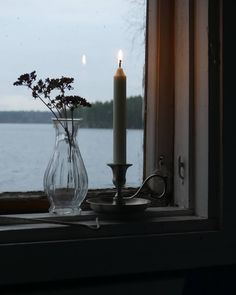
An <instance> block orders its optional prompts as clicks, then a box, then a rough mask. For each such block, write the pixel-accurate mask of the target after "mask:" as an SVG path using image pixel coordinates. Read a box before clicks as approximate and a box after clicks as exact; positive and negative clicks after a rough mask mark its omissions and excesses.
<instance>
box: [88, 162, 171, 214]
mask: <svg viewBox="0 0 236 295" xmlns="http://www.w3.org/2000/svg"><path fill="white" fill-rule="evenodd" d="M108 166H109V167H110V168H111V169H112V173H113V179H112V180H113V184H114V185H115V188H116V193H115V195H114V197H105V196H101V197H96V198H91V199H88V200H87V202H88V203H89V204H90V207H91V209H92V210H93V211H95V212H97V213H110V214H112V213H113V214H116V215H117V214H119V215H120V214H125V213H139V212H143V211H144V210H145V209H146V208H147V207H148V206H149V205H150V203H151V201H150V200H148V199H144V198H139V197H138V195H139V194H140V192H141V190H142V189H143V187H144V185H145V184H146V183H147V182H148V181H149V180H150V179H152V178H154V177H159V178H161V179H162V180H163V182H164V188H163V192H162V193H161V194H160V195H159V196H158V198H159V199H160V198H162V197H163V196H164V195H165V193H166V187H167V182H166V178H165V177H163V176H162V175H160V174H158V173H153V174H151V175H150V176H149V177H147V178H146V179H145V180H144V182H143V184H142V185H141V187H140V188H139V189H138V190H137V192H136V193H135V194H133V195H132V196H129V197H125V196H124V195H123V193H122V189H123V187H124V185H125V183H126V172H127V169H128V168H129V167H130V166H132V164H108Z"/></svg>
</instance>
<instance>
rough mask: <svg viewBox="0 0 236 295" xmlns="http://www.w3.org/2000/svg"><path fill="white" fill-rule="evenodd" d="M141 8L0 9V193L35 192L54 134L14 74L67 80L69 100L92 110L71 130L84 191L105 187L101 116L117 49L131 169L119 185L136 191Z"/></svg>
mask: <svg viewBox="0 0 236 295" xmlns="http://www.w3.org/2000/svg"><path fill="white" fill-rule="evenodd" d="M145 5H146V3H145V0H139V1H132V0H99V1H94V0H80V1H77V0H50V1H48V0H41V1H33V0H21V1H18V0H9V1H1V2H0V43H1V54H0V64H1V84H0V95H1V96H0V123H1V124H0V134H1V142H0V191H1V192H3V191H19V190H21V191H27V190H41V189H43V184H42V183H43V181H42V179H43V174H44V171H45V168H46V166H47V163H48V160H49V158H50V155H51V153H52V150H53V144H54V130H53V127H52V125H51V124H50V123H48V121H44V120H45V119H44V117H43V116H39V114H38V113H36V112H38V111H41V112H45V111H47V109H45V107H44V106H43V105H42V103H40V102H39V101H37V100H33V99H32V97H31V94H30V92H29V90H27V89H26V88H24V87H14V86H13V85H12V84H13V82H14V81H15V80H16V79H17V77H18V76H19V75H21V74H22V73H27V72H31V71H33V70H36V71H37V74H38V78H46V77H61V76H68V77H74V79H75V82H74V92H73V93H74V94H79V95H81V96H82V97H85V98H86V99H88V101H90V102H92V103H95V105H94V107H92V108H91V110H92V109H93V113H91V114H89V115H88V114H87V117H88V122H86V120H85V121H84V123H83V124H84V126H83V127H82V128H81V129H80V131H79V134H78V140H79V147H80V149H81V154H82V157H83V159H84V162H85V166H86V169H87V172H88V177H89V187H90V188H102V187H109V186H113V185H112V175H111V171H110V168H108V167H107V165H106V164H107V163H111V162H112V126H111V125H109V124H110V123H107V124H105V123H104V120H105V117H109V116H108V114H109V112H110V111H109V110H110V108H109V107H110V105H111V103H109V102H111V100H112V97H113V76H114V74H115V71H116V68H117V52H118V50H119V49H120V48H121V49H122V50H123V52H124V62H123V68H124V71H125V73H126V76H127V97H128V98H129V99H128V102H127V103H128V109H129V113H128V127H129V129H128V130H127V162H128V163H132V164H133V166H132V167H131V168H130V169H129V171H128V173H127V185H130V186H137V185H139V184H140V182H141V181H142V165H143V163H142V161H143V151H142V136H143V131H142V129H141V128H142V127H141V126H142V115H141V111H140V110H141V108H142V107H140V106H141V105H142V98H141V97H142V96H143V85H142V84H143V83H142V81H143V67H144V35H145V25H144V24H145V11H146V8H145ZM85 59H86V62H85ZM73 93H72V94H73ZM130 97H132V98H131V99H130ZM20 111H21V112H20ZM22 111H25V112H24V113H22ZM26 111H31V113H26ZM32 111H34V112H32ZM13 112H14V113H13ZM138 114H139V115H138ZM89 116H90V117H91V118H92V119H93V120H94V118H95V117H98V120H100V123H99V124H97V123H95V125H96V124H97V125H96V126H90V125H91V122H90V121H89ZM99 116H100V117H99ZM39 117H40V118H39ZM41 117H42V118H41ZM110 117H111V114H110ZM99 118H100V119H99ZM36 119H37V120H36ZM92 119H91V121H92ZM108 120H110V118H108ZM136 121H137V122H136ZM36 123H37V124H36ZM87 127H93V128H87ZM94 127H100V128H94Z"/></svg>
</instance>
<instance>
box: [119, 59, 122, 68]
mask: <svg viewBox="0 0 236 295" xmlns="http://www.w3.org/2000/svg"><path fill="white" fill-rule="evenodd" d="M121 63H122V61H121V59H120V60H119V68H121Z"/></svg>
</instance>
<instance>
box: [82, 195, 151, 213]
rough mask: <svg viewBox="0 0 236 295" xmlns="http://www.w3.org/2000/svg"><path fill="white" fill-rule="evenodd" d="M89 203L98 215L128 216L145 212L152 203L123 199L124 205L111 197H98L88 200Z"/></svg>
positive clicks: (135, 199) (142, 200)
mask: <svg viewBox="0 0 236 295" xmlns="http://www.w3.org/2000/svg"><path fill="white" fill-rule="evenodd" d="M87 202H88V203H89V204H90V207H91V209H92V210H93V211H95V212H97V213H110V214H127V213H140V212H143V211H144V210H145V209H146V208H147V207H148V206H149V205H150V203H151V201H150V200H147V199H143V198H132V199H127V200H126V199H123V200H122V203H121V202H120V203H119V202H117V200H115V199H114V198H111V197H98V198H91V199H88V200H87Z"/></svg>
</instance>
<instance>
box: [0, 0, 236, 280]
mask: <svg viewBox="0 0 236 295" xmlns="http://www.w3.org/2000/svg"><path fill="white" fill-rule="evenodd" d="M160 1H161V0H160ZM165 1H166V0H165ZM190 1H191V0H190ZM156 2H157V1H155V0H149V2H148V3H149V5H150V4H153V5H155V3H156ZM158 2H159V1H158ZM216 2H217V4H218V6H217V4H216V3H215V4H212V2H211V1H209V5H210V6H211V5H212V6H211V8H210V11H211V12H212V13H213V15H211V17H212V19H210V20H211V22H210V24H211V26H213V19H214V18H215V17H216V15H215V13H216V12H217V9H218V8H220V7H221V9H220V10H218V13H219V12H221V13H222V6H220V4H221V5H223V4H222V2H221V1H219V2H218V1H216ZM219 3H220V4H219ZM214 5H216V7H214V9H216V10H214V9H213V6H214ZM210 6H209V7H210ZM149 9H150V6H149ZM152 17H153V16H152ZM219 19H220V17H219ZM219 19H218V21H219ZM213 36H214V34H213ZM214 38H215V37H214ZM214 38H213V39H214ZM216 42H217V38H216ZM228 42H229V41H228ZM149 58H150V56H149ZM210 62H211V63H213V64H214V65H215V62H214V58H212V59H211V58H210ZM216 66H217V67H219V64H217V65H216ZM216 73H217V74H216ZM209 74H210V75H213V77H214V79H216V81H219V76H218V74H219V73H218V71H217V72H216V71H215V70H214V69H212V73H211V70H210V72H209ZM220 74H221V75H222V73H220ZM149 78H150V75H149V76H148V77H147V79H149ZM220 81H222V76H221V79H220ZM210 85H211V86H210V89H211V87H212V89H211V90H210V92H209V93H210V100H213V99H214V98H215V95H217V96H220V95H219V91H217V93H215V92H214V91H216V90H214V89H215V88H214V84H213V83H212V84H211V83H210ZM149 86H150V84H149ZM154 87H155V83H154ZM220 105H221V102H220V100H219V102H218V105H216V106H215V110H214V111H213V113H212V117H211V116H210V117H209V126H210V128H213V133H211V134H212V135H210V136H209V148H212V147H213V145H214V144H215V143H216V142H219V141H220V142H221V136H220V135H221V132H222V131H221V130H220V135H219V130H218V129H217V126H219V125H220V126H222V125H221V120H220V118H219V115H220V114H219V107H220ZM146 111H147V110H146ZM211 111H212V110H211ZM210 114H211V112H210ZM152 120H153V118H152ZM215 122H217V125H216V126H215V125H214V123H215ZM146 124H147V123H146ZM146 127H147V125H146ZM148 136H149V135H148V134H146V141H145V142H146V153H147V148H148V146H147V142H148V140H149V139H148ZM151 138H152V137H151ZM150 140H151V139H150ZM151 142H152V143H153V140H152V141H151ZM221 151H222V146H221V144H220V145H219V148H217V150H216V151H214V153H213V154H211V155H210V156H209V161H208V162H207V165H208V164H209V167H210V168H209V169H210V171H211V169H212V168H214V167H215V165H216V167H217V169H218V168H219V166H218V165H222V164H221V161H220V159H219V158H220V157H222V155H221V153H220V152H221ZM149 155H150V154H149ZM150 158H151V159H152V155H150V157H149V158H148V159H147V160H146V163H147V161H149V163H150ZM216 159H217V160H219V162H217V164H215V160H216ZM213 160H214V161H213ZM205 164H206V163H205ZM146 167H148V166H146ZM152 168H153V167H152ZM155 168H156V167H155ZM146 169H147V168H146ZM146 173H147V170H146ZM217 179H219V180H220V181H219V182H217V188H215V187H214V188H211V186H212V185H213V184H214V185H215V184H216V183H215V181H216V180H217ZM221 182H222V175H219V174H218V173H216V172H215V170H214V171H212V174H210V175H209V192H208V193H209V195H208V196H209V198H208V201H209V202H211V200H212V199H213V198H214V196H215V198H216V199H215V200H214V201H213V202H212V204H216V210H215V209H214V210H212V212H213V214H211V209H210V211H209V212H210V213H209V216H208V218H206V217H204V216H203V217H198V216H196V214H195V213H196V212H189V211H187V210H186V209H184V210H182V212H180V216H177V215H176V212H175V216H160V215H159V217H158V214H157V212H156V211H158V209H157V208H156V209H154V211H155V212H154V213H155V216H154V217H153V219H152V220H148V221H144V220H136V221H134V220H132V221H131V220H129V221H125V220H122V221H120V220H119V221H114V220H113V222H112V221H110V222H107V221H106V220H105V224H104V227H103V235H100V236H99V235H95V234H94V235H93V234H89V231H88V230H85V231H80V232H81V233H83V234H81V235H80V234H79V232H78V230H76V229H68V228H67V227H63V226H59V227H58V226H48V227H47V228H46V229H45V227H41V228H39V227H38V226H32V227H31V229H27V228H25V229H24V228H22V229H21V230H19V229H15V230H10V231H9V232H8V233H7V234H6V243H4V244H1V245H0V247H1V251H0V257H1V259H2V260H1V261H2V262H3V265H4V267H3V268H2V269H3V271H2V272H1V279H0V284H1V285H7V284H12V283H15V284H19V283H21V284H22V283H23V284H24V283H29V282H34V283H37V282H38V283H39V282H42V281H48V280H52V281H53V280H54V281H56V280H62V279H63V280H71V279H81V278H82V279H83V278H89V277H90V278H91V277H98V278H99V277H102V276H108V277H109V276H114V275H125V274H131V273H132V274H137V273H141V272H142V273H150V272H157V271H167V270H179V269H187V268H193V267H203V266H209V265H221V264H231V263H233V262H236V258H235V253H234V252H235V250H234V249H235V247H234V245H235V242H236V241H235V238H234V236H233V235H232V234H231V230H234V222H232V221H233V220H232V217H233V211H232V209H231V210H229V209H230V207H229V205H227V206H224V207H222V204H221V203H220V202H221V200H220V199H219V198H220V197H221V192H222V187H221ZM218 188H219V189H218ZM224 197H225V196H224ZM225 199H226V198H225ZM231 199H232V198H231ZM227 200H228V196H227V199H226V200H224V202H227ZM219 203H220V204H219ZM224 204H229V203H224ZM232 204H235V201H234V202H232ZM232 204H231V205H232ZM219 207H220V208H221V209H222V208H224V210H226V209H227V210H229V214H228V215H226V217H225V215H224V220H223V221H224V228H222V227H221V225H220V223H222V215H221V214H219V211H218V209H217V208H219ZM164 209H165V208H164ZM179 209H181V208H179ZM159 211H161V213H162V214H163V212H164V211H163V210H159ZM184 213H188V215H185V216H184ZM192 213H194V214H192ZM231 213H232V214H231ZM173 226H175V228H174V227H173ZM23 232H25V233H28V237H29V238H30V235H31V237H33V236H34V237H35V240H34V239H33V238H31V241H30V240H29V241H25V242H24V241H23V240H22V234H23ZM59 232H60V233H61V235H59V234H58V235H57V233H59ZM70 233H71V235H70ZM72 233H73V234H72ZM115 233H117V235H116V234H115ZM52 235H54V240H53V239H52ZM15 236H18V237H19V241H20V239H21V242H20V243H19V241H15V240H14V239H12V240H11V239H10V238H12V237H15ZM63 236H64V237H66V239H63ZM7 238H9V240H7ZM97 249H99V255H98V252H97ZM26 253H27V259H25V258H26V257H25V255H26ZM62 253H63V254H62ZM81 253H83V255H81ZM58 257H59V258H60V259H58ZM127 262H128V263H127ZM22 265H24V269H23V270H22ZM62 266H63V267H62ZM65 269H69V270H70V271H69V272H65ZM49 278H50V279H49Z"/></svg>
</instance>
